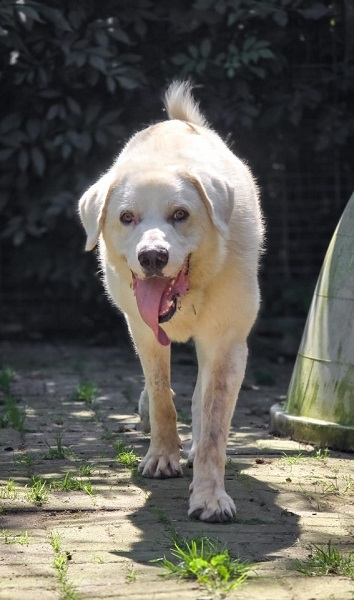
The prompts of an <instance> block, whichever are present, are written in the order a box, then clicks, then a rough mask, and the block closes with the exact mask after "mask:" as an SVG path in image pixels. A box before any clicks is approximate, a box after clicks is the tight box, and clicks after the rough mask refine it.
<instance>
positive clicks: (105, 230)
mask: <svg viewBox="0 0 354 600" xmlns="http://www.w3.org/2000/svg"><path fill="white" fill-rule="evenodd" d="M165 103H166V109H167V114H168V116H169V118H170V120H167V121H164V122H161V123H158V124H156V125H152V126H151V127H148V128H147V129H144V130H142V131H140V132H139V133H137V134H136V135H135V136H134V137H133V138H132V139H131V140H130V141H129V142H128V143H127V145H126V146H125V148H124V149H123V151H122V152H121V154H120V155H119V156H118V158H117V159H116V161H115V162H114V164H113V166H112V167H111V169H110V170H109V171H108V172H107V173H106V174H105V175H104V176H103V177H102V178H101V179H100V180H98V182H97V183H96V184H94V185H93V186H92V187H91V188H90V189H89V190H88V192H86V194H85V195H84V196H83V197H82V199H81V200H80V214H81V219H82V222H83V225H84V227H85V229H86V232H87V236H88V238H87V245H86V249H88V250H89V249H92V248H93V247H94V245H95V244H96V243H97V242H99V253H100V261H101V264H102V269H103V273H104V280H105V285H106V288H107V290H108V292H109V294H110V296H111V297H112V299H113V301H114V302H115V304H116V305H117V306H118V307H119V308H120V309H121V310H122V311H123V312H124V314H125V317H126V320H127V323H128V326H129V329H130V332H131V336H132V338H133V341H134V344H135V346H136V349H137V352H138V353H139V356H140V360H141V363H142V367H143V371H144V375H145V388H144V391H143V393H142V395H141V399H140V411H141V416H142V420H143V427H144V430H145V431H147V430H148V429H149V426H151V442H150V448H149V451H148V453H147V455H146V457H145V458H144V459H143V461H142V463H141V466H140V469H141V471H142V473H143V475H145V476H147V477H174V476H178V475H181V474H182V471H181V467H180V465H179V448H180V440H179V437H178V434H177V429H176V411H175V408H174V404H173V399H172V393H171V389H170V347H169V346H162V345H161V344H159V342H158V341H157V340H156V338H155V335H154V333H153V332H152V330H151V329H150V328H149V327H148V326H147V325H146V324H145V323H144V321H143V320H142V318H141V316H140V313H139V310H138V307H137V302H136V299H135V297H134V291H133V290H132V286H131V283H132V272H133V273H135V275H136V276H137V277H139V278H141V279H143V278H144V277H145V274H144V271H143V269H142V267H141V265H140V262H139V260H138V254H139V252H140V251H141V250H144V249H156V248H161V247H163V248H164V249H165V250H166V251H168V253H169V260H168V262H167V264H166V266H165V267H164V269H163V271H162V274H163V276H165V277H168V278H171V277H175V276H176V275H177V274H178V272H179V271H180V270H181V268H182V266H183V264H185V261H186V260H187V257H190V271H189V281H190V288H189V291H188V292H187V294H186V295H185V296H183V297H182V298H180V299H179V310H177V312H176V313H175V315H174V316H173V318H172V319H171V320H170V321H168V322H167V323H164V324H163V325H161V327H162V328H163V329H164V330H165V332H166V333H167V335H168V336H169V338H170V339H171V340H173V341H178V342H184V341H186V340H188V339H189V338H191V337H192V338H194V341H195V343H196V349H197V356H198V365H199V371H198V381H197V385H196V389H195V392H194V395H193V400H192V415H193V444H192V449H191V452H190V457H189V458H190V461H192V460H194V477H193V484H192V486H191V497H190V510H189V514H190V515H192V516H195V517H197V518H200V519H202V520H206V521H222V520H227V519H229V518H231V517H232V516H233V514H234V513H235V505H234V503H233V501H232V499H231V498H230V497H229V496H228V495H227V494H226V492H225V488H224V469H225V457H226V444H227V437H228V432H229V427H230V422H231V418H232V414H233V411H234V408H235V404H236V400H237V396H238V392H239V389H240V386H241V383H242V379H243V376H244V370H245V366H246V360H247V344H246V340H247V336H248V333H249V331H250V329H251V327H252V325H253V323H254V320H255V318H256V315H257V312H258V307H259V290H258V282H257V271H258V261H259V252H260V249H261V244H262V236H263V222H262V216H261V212H260V208H259V203H258V192H257V187H256V185H255V182H254V180H253V177H252V175H251V173H250V170H249V169H248V168H247V167H246V166H245V165H244V164H243V163H242V162H241V161H240V160H239V159H238V158H237V157H236V156H235V155H234V154H233V153H232V152H231V151H230V150H229V149H228V147H227V146H226V145H225V144H224V142H223V141H222V140H221V139H220V137H219V136H218V135H217V134H216V133H215V132H214V131H212V130H211V129H210V128H209V127H208V126H207V125H206V121H205V119H204V117H203V116H202V115H201V113H200V111H199V108H198V106H197V105H196V103H195V102H194V100H193V97H192V95H191V88H190V86H189V84H187V83H179V82H175V83H173V84H172V86H171V87H170V88H169V90H168V91H167V93H166V96H165ZM177 209H184V210H187V211H188V213H189V218H188V219H187V220H186V221H183V222H181V223H178V224H176V223H175V222H174V221H173V219H172V218H171V215H173V213H174V212H175V211H176V210H177ZM124 211H129V212H130V213H132V214H133V215H134V221H133V223H132V224H131V225H124V224H122V223H121V221H120V215H121V214H122V212H124ZM149 420H150V425H149Z"/></svg>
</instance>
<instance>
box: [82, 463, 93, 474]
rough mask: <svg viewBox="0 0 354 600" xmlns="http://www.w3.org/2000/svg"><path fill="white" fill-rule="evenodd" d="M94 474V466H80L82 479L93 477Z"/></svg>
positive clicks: (87, 464) (84, 464)
mask: <svg viewBox="0 0 354 600" xmlns="http://www.w3.org/2000/svg"><path fill="white" fill-rule="evenodd" d="M92 472H93V466H92V465H90V464H89V463H82V465H80V466H79V473H80V477H89V476H90V475H92Z"/></svg>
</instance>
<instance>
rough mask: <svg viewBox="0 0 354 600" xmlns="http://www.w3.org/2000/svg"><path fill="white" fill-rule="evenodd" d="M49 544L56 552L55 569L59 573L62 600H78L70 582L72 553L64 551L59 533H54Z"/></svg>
mask: <svg viewBox="0 0 354 600" xmlns="http://www.w3.org/2000/svg"><path fill="white" fill-rule="evenodd" d="M49 542H50V545H51V546H52V548H53V550H54V552H55V554H54V560H53V567H54V569H55V570H56V572H57V579H58V581H59V584H60V587H61V592H62V593H61V600H78V598H79V596H78V594H77V592H76V590H75V589H74V587H73V586H72V585H71V583H70V582H69V581H68V562H69V561H70V560H71V558H72V556H71V553H70V552H64V551H62V548H61V537H60V535H59V533H54V532H52V533H51V535H50V538H49Z"/></svg>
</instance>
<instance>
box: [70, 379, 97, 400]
mask: <svg viewBox="0 0 354 600" xmlns="http://www.w3.org/2000/svg"><path fill="white" fill-rule="evenodd" d="M97 392H98V388H97V387H96V386H95V384H94V383H92V382H91V381H82V382H81V383H80V384H79V385H78V386H77V388H76V390H75V392H74V400H80V401H81V402H86V404H93V402H94V400H95V397H96V395H97Z"/></svg>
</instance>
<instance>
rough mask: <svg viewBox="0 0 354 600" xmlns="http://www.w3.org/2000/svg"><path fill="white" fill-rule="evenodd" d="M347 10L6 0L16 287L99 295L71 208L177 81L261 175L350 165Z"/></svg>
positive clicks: (4, 71)
mask: <svg viewBox="0 0 354 600" xmlns="http://www.w3.org/2000/svg"><path fill="white" fill-rule="evenodd" d="M343 6H344V4H343V5H342V3H340V2H339V0H338V1H335V2H329V1H323V2H321V1H318V0H281V1H280V2H279V1H275V0H269V1H268V2H260V1H259V0H218V1H215V0H193V1H192V2H191V1H187V0H184V1H182V2H181V1H179V0H178V1H177V0H173V1H171V2H154V1H153V0H134V1H133V2H132V1H129V2H128V0H122V1H120V2H116V0H106V1H105V2H94V0H78V1H77V2H69V1H66V0H60V1H59V0H51V1H50V2H44V1H36V0H31V1H30V2H29V1H28V0H24V2H23V3H17V2H15V0H2V2H1V4H0V50H1V52H0V85H1V96H0V106H1V118H0V161H1V164H2V169H1V175H0V218H1V239H2V241H1V245H2V248H3V254H4V256H6V265H5V267H4V268H3V271H4V269H5V271H6V269H8V271H7V272H8V273H9V274H10V285H12V287H14V286H15V285H16V283H17V282H18V281H19V280H23V278H25V279H26V280H27V281H28V282H30V283H31V284H33V283H36V284H37V285H38V284H39V285H40V286H42V287H43V288H44V289H45V290H46V291H48V290H53V289H54V290H55V291H56V294H62V295H64V296H65V294H68V292H69V291H70V290H80V291H79V298H80V299H82V298H87V297H90V296H92V295H93V294H94V293H95V291H96V287H95V285H94V283H93V279H94V278H93V277H92V275H91V276H90V275H89V274H88V271H89V270H91V271H92V268H93V265H94V264H95V261H94V259H93V258H90V257H88V256H84V255H83V253H82V249H83V245H84V236H83V232H82V231H81V229H80V227H79V224H78V218H77V216H76V207H77V199H78V197H79V196H80V195H81V193H82V192H83V191H84V189H85V188H86V187H87V186H88V185H89V184H90V183H91V182H92V181H93V180H95V179H96V178H97V177H98V175H99V174H100V173H101V172H102V171H103V170H104V169H106V168H107V167H108V166H109V164H110V162H111V160H112V158H113V156H114V155H115V154H116V153H118V151H119V149H120V148H121V146H122V144H123V143H124V141H125V140H126V139H127V138H128V137H129V136H130V135H131V134H132V133H133V132H134V131H135V130H136V129H137V128H139V127H141V125H142V124H144V123H146V124H147V123H148V122H149V121H150V120H151V119H158V118H161V117H162V116H163V113H162V110H161V94H162V90H163V88H164V87H165V86H166V83H168V82H169V81H171V80H172V79H174V78H185V77H191V78H192V79H193V81H194V82H195V83H196V84H198V86H200V87H199V88H197V91H196V94H197V96H198V98H199V99H200V100H201V101H202V105H203V110H205V112H206V114H207V115H208V117H209V118H210V120H211V122H213V124H214V125H215V127H216V128H217V129H219V130H220V131H221V132H224V133H225V134H226V133H228V132H229V131H231V132H232V137H233V138H234V139H235V140H236V144H235V145H236V146H237V149H238V151H240V152H241V155H243V156H244V157H245V158H248V159H249V160H250V161H251V164H252V166H253V167H254V168H255V170H256V173H257V172H258V173H259V174H260V175H261V174H262V172H263V173H264V172H267V171H269V170H271V169H272V168H274V165H276V168H279V169H283V170H284V169H285V168H286V167H288V166H289V163H291V164H292V165H293V164H296V167H297V168H301V164H306V166H307V164H308V161H309V160H312V161H315V160H318V163H320V162H321V161H322V162H323V161H324V162H326V161H328V160H329V157H330V160H332V156H334V155H335V153H336V152H337V153H338V152H342V150H343V156H345V154H346V150H347V149H348V148H349V144H350V143H351V142H352V140H353V132H354V116H353V111H352V110H350V107H351V106H352V97H353V89H354V77H353V72H354V69H353V62H352V58H353V56H352V54H353V47H352V46H350V39H351V38H350V36H349V35H347V34H348V31H350V29H348V27H349V28H350V27H351V25H350V20H349V22H348V19H345V15H344V14H342V11H343ZM345 39H347V40H349V42H347V44H345ZM316 156H317V158H316ZM23 248H25V249H26V251H25V252H24V251H23ZM11 278H12V280H11ZM63 284H65V285H63ZM48 286H49V287H48Z"/></svg>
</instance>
